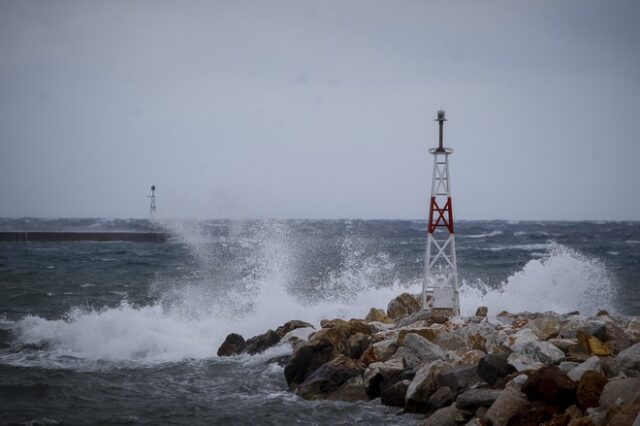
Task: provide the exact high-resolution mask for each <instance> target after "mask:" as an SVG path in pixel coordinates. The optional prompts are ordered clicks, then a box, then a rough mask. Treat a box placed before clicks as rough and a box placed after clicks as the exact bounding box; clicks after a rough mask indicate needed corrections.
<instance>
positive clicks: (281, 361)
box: [267, 355, 291, 367]
mask: <svg viewBox="0 0 640 426" xmlns="http://www.w3.org/2000/svg"><path fill="white" fill-rule="evenodd" d="M290 359H291V355H281V356H276V357H273V358H269V359H268V360H267V364H278V365H279V366H281V367H284V366H285V365H287V363H288V362H289V360H290Z"/></svg>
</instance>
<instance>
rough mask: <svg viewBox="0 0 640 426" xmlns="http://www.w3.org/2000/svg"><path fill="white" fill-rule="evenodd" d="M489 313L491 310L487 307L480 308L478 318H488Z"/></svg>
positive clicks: (477, 310) (477, 313) (477, 311)
mask: <svg viewBox="0 0 640 426" xmlns="http://www.w3.org/2000/svg"><path fill="white" fill-rule="evenodd" d="M488 313H489V308H487V307H486V306H479V307H478V309H476V316H477V317H486V316H487V314H488Z"/></svg>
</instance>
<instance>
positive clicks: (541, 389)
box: [522, 366, 576, 409]
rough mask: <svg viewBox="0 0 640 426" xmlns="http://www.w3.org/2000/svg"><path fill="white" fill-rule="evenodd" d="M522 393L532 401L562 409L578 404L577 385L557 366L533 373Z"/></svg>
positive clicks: (543, 368)
mask: <svg viewBox="0 0 640 426" xmlns="http://www.w3.org/2000/svg"><path fill="white" fill-rule="evenodd" d="M522 391H523V392H524V393H525V394H526V395H527V397H528V398H529V399H530V400H532V401H544V402H545V403H547V404H552V405H556V406H558V407H560V408H562V409H565V408H567V407H568V406H570V405H571V404H575V402H576V384H575V383H574V381H573V380H571V379H570V378H569V377H567V375H566V374H564V373H563V372H562V371H561V370H560V369H559V368H558V367H555V366H547V367H542V368H541V369H539V370H536V371H533V372H531V374H530V375H529V378H528V379H527V381H526V382H525V383H524V385H523V386H522Z"/></svg>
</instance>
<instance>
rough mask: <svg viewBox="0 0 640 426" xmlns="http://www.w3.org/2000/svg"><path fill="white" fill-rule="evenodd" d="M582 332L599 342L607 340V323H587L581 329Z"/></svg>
mask: <svg viewBox="0 0 640 426" xmlns="http://www.w3.org/2000/svg"><path fill="white" fill-rule="evenodd" d="M582 330H583V331H586V332H587V333H588V334H590V335H592V336H593V337H596V338H597V339H599V340H601V341H605V340H606V339H607V323H606V322H604V321H598V320H596V321H589V322H587V323H586V324H585V325H584V326H583V327H582Z"/></svg>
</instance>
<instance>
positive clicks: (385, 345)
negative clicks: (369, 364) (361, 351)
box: [373, 339, 398, 362]
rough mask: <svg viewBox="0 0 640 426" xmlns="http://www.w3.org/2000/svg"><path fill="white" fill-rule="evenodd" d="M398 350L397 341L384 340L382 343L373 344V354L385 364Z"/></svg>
mask: <svg viewBox="0 0 640 426" xmlns="http://www.w3.org/2000/svg"><path fill="white" fill-rule="evenodd" d="M397 349H398V345H397V344H396V340H395V339H390V340H383V341H382V342H378V343H374V344H373V352H374V354H375V356H376V359H377V360H379V361H381V362H384V361H386V360H388V359H389V358H391V356H392V355H393V354H394V353H395V352H396V350H397Z"/></svg>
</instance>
